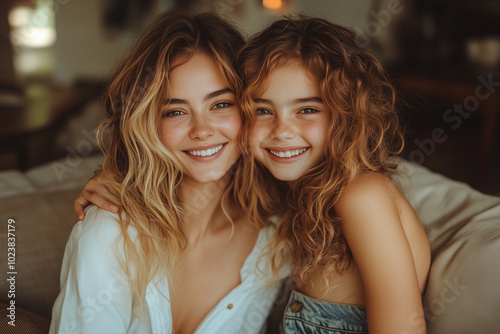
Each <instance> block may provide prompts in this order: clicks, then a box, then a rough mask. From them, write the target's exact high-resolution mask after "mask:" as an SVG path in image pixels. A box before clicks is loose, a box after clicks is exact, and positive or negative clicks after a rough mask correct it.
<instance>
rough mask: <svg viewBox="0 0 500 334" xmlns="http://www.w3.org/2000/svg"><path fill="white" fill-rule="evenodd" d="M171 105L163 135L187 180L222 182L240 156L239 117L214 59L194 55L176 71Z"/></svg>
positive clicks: (162, 126) (164, 116)
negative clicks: (220, 180)
mask: <svg viewBox="0 0 500 334" xmlns="http://www.w3.org/2000/svg"><path fill="white" fill-rule="evenodd" d="M173 65H174V66H175V62H174V64H173ZM167 102H168V104H165V106H164V107H163V108H162V110H161V122H160V135H161V139H162V142H163V144H164V145H165V147H166V148H167V149H168V150H169V151H170V152H172V153H173V154H174V155H175V157H176V158H177V159H178V161H179V162H180V164H181V165H182V168H183V171H184V176H185V177H188V178H191V179H194V180H196V181H198V182H210V181H216V180H219V179H221V178H222V177H223V176H224V175H225V174H226V173H227V171H228V170H229V169H230V168H231V166H232V165H233V164H234V163H235V162H236V160H237V159H238V158H239V156H240V150H239V146H238V140H239V135H240V129H241V115H240V110H239V108H238V106H237V105H236V97H235V95H234V92H233V91H232V88H231V87H229V86H228V85H227V84H226V83H225V80H224V78H223V76H222V74H221V73H220V71H219V68H218V67H217V64H216V63H215V62H214V60H213V59H212V58H211V57H209V56H208V55H206V54H203V53H196V54H194V55H193V57H192V58H191V59H189V61H187V62H185V63H182V64H180V65H178V66H177V67H174V69H173V70H172V71H171V73H170V96H169V97H168V101H167Z"/></svg>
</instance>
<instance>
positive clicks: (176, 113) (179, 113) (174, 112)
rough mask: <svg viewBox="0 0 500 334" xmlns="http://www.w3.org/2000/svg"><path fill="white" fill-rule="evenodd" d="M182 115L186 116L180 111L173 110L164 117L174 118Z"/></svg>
mask: <svg viewBox="0 0 500 334" xmlns="http://www.w3.org/2000/svg"><path fill="white" fill-rule="evenodd" d="M180 115H184V112H182V111H180V110H172V111H168V112H166V113H164V114H163V117H174V116H180Z"/></svg>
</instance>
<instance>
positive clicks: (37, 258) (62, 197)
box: [0, 156, 500, 334]
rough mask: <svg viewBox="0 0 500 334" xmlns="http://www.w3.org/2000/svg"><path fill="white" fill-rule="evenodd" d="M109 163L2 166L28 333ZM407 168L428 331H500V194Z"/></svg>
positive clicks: (1, 293)
mask: <svg viewBox="0 0 500 334" xmlns="http://www.w3.org/2000/svg"><path fill="white" fill-rule="evenodd" d="M101 162H102V157H101V156H91V157H85V158H82V157H76V158H75V157H72V158H67V159H62V160H59V161H57V162H53V163H49V164H46V165H43V166H40V167H36V168H33V169H31V170H29V171H27V172H25V173H21V172H19V171H4V172H0V215H1V219H0V222H1V225H0V233H2V234H0V246H1V249H2V252H1V254H4V255H2V256H1V259H0V267H1V268H4V269H3V270H4V272H5V275H7V272H8V271H9V270H8V267H7V261H8V259H7V239H6V237H7V235H6V233H7V228H8V227H7V225H8V220H9V219H14V221H15V226H16V230H15V232H14V233H15V237H16V259H15V270H16V272H17V274H16V275H15V302H16V325H17V326H18V327H17V328H16V330H20V327H19V326H21V322H22V323H24V325H25V326H28V327H27V328H30V329H28V330H27V331H26V333H37V332H40V333H43V332H44V331H46V329H47V328H48V327H47V319H48V318H50V313H51V307H52V303H53V302H54V300H55V298H56V296H57V294H58V292H59V270H60V266H61V261H62V256H63V252H64V247H65V244H66V240H67V238H68V236H69V233H70V232H71V229H72V227H73V225H74V223H75V222H76V218H75V216H74V213H73V207H72V203H73V200H74V198H75V197H76V195H77V194H78V192H79V191H80V189H81V188H82V187H83V185H84V184H85V182H86V181H87V180H88V179H89V178H90V177H91V176H92V175H93V172H94V170H95V169H96V168H97V167H98V166H99V165H100V163H101ZM400 168H401V170H403V171H404V172H405V173H406V175H407V176H404V175H402V176H400V177H398V178H397V182H398V183H399V184H400V188H401V189H402V190H403V191H404V192H405V193H406V195H407V197H408V199H409V200H410V202H411V203H412V205H413V206H414V208H415V210H416V211H417V213H418V215H419V217H420V219H421V220H422V222H423V223H424V225H425V228H426V231H427V234H428V237H429V241H430V244H431V248H432V257H433V261H432V266H431V271H430V277H429V282H428V286H427V291H426V293H425V297H424V306H425V317H426V320H427V329H428V332H429V333H446V334H447V333H467V334H472V333H500V198H499V197H492V196H487V195H484V194H481V193H479V192H477V191H475V190H473V189H471V188H470V187H469V186H467V185H465V184H463V183H460V182H456V181H452V180H450V179H447V178H445V177H443V176H441V175H439V174H436V173H432V172H430V171H429V170H427V169H425V168H423V167H421V166H418V165H415V164H411V163H408V162H406V161H401V163H400ZM9 289H10V285H9V282H8V281H7V280H6V279H3V280H0V300H1V301H2V302H3V304H2V307H4V306H6V307H7V306H8V305H9V304H5V303H9V302H10V300H11V298H9V297H8V291H9ZM22 309H26V310H29V311H32V312H34V313H31V312H22ZM1 321H2V324H1V326H0V332H2V333H4V332H5V333H8V331H7V330H11V331H12V330H13V328H12V327H9V326H8V325H7V321H9V318H6V317H3V319H2V320H1ZM44 321H45V322H44ZM409 321H412V319H409ZM30 326H31V327H30ZM35 327H36V328H39V330H38V331H37V330H35V329H34V328H35ZM5 328H7V329H5ZM12 332H13V333H23V332H21V331H12ZM208 334H210V333H208Z"/></svg>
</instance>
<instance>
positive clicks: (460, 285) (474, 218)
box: [396, 161, 500, 333]
mask: <svg viewBox="0 0 500 334" xmlns="http://www.w3.org/2000/svg"><path fill="white" fill-rule="evenodd" d="M399 168H400V169H401V170H402V171H403V172H404V173H406V176H405V175H402V176H400V177H397V178H396V181H397V183H399V185H400V188H401V189H402V191H403V192H404V193H405V195H406V197H407V198H408V200H409V201H410V203H411V204H412V206H413V208H414V209H415V211H416V212H417V214H418V216H419V218H420V220H421V221H422V223H423V225H424V227H425V230H426V232H427V235H428V238H429V242H430V246H431V251H432V264H431V269H430V273H429V280H428V284H427V289H426V292H425V296H424V313H425V318H426V322H427V329H428V333H500V320H499V319H500V318H499V316H498V315H499V314H500V285H499V283H498V282H500V198H499V197H493V196H488V195H485V194H482V193H480V192H478V191H476V190H474V189H472V188H471V187H469V186H468V185H466V184H464V183H461V182H457V181H453V180H450V179H448V178H446V177H444V176H442V175H440V174H437V173H433V172H430V171H429V170H427V169H426V168H424V167H422V166H419V165H417V164H414V163H409V162H407V161H401V162H400V164H399Z"/></svg>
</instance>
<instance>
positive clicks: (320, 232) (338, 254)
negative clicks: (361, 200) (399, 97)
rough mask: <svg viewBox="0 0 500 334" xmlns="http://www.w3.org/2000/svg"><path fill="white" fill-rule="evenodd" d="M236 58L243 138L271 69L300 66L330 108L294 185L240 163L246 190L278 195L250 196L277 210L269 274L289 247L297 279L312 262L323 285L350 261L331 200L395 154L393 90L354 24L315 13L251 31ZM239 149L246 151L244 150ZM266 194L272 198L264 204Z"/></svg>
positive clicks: (390, 166)
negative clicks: (315, 159) (321, 147)
mask: <svg viewBox="0 0 500 334" xmlns="http://www.w3.org/2000/svg"><path fill="white" fill-rule="evenodd" d="M239 57H240V62H241V64H242V65H241V71H240V72H241V73H242V75H243V80H244V87H245V88H244V91H243V94H242V98H241V99H242V107H243V111H244V114H245V117H246V119H247V122H246V126H245V130H244V131H245V136H244V137H245V138H248V133H249V131H250V129H251V124H252V120H253V119H254V117H255V114H256V113H255V110H256V108H255V106H254V102H253V100H254V98H255V97H256V96H258V94H259V93H260V92H261V90H262V87H263V84H264V83H265V81H266V79H267V78H268V76H269V74H270V73H271V72H272V71H273V69H275V68H277V67H279V66H282V65H289V64H291V65H296V66H302V67H303V68H305V69H306V70H307V71H308V72H309V73H310V74H311V75H312V76H313V77H314V78H315V79H316V80H317V81H318V83H319V87H320V95H321V96H320V97H321V98H322V100H323V102H324V104H325V105H326V107H327V109H328V110H329V112H330V115H329V117H330V124H329V129H328V140H327V144H326V150H325V152H324V157H323V159H322V160H321V161H320V163H319V164H318V165H317V166H315V167H313V168H312V169H311V170H309V171H308V172H307V173H306V174H305V175H303V176H302V177H301V178H300V179H298V180H297V181H296V182H295V183H294V184H293V186H288V185H287V184H285V183H284V182H279V181H274V182H273V181H272V176H271V175H270V173H269V172H268V171H267V170H265V168H264V167H263V166H262V165H261V164H260V163H259V162H257V161H255V160H252V161H250V163H249V164H247V165H246V166H244V168H245V169H246V172H245V173H248V174H250V175H252V180H253V183H252V184H251V185H250V187H249V188H248V190H247V191H248V192H252V193H253V194H259V193H262V191H260V192H259V191H256V190H258V189H266V188H267V191H266V192H265V193H266V194H272V197H274V198H280V197H281V198H283V200H279V201H278V202H277V203H276V202H275V203H272V200H273V198H269V197H270V196H268V195H264V196H263V197H260V198H256V199H254V200H255V202H256V203H258V204H256V205H255V206H254V208H256V207H258V206H259V205H260V206H264V207H265V206H266V205H267V206H273V207H272V208H271V209H274V210H276V212H277V213H281V214H282V215H283V219H282V220H281V222H280V224H279V226H278V227H277V231H276V234H275V236H274V239H273V242H272V244H271V246H270V252H271V254H272V256H271V265H272V267H273V272H274V275H275V276H276V275H277V272H278V269H279V267H280V266H281V264H283V263H284V261H285V257H286V256H287V255H286V254H287V252H288V251H289V252H290V253H291V258H292V260H293V266H294V272H293V273H294V278H295V281H296V283H297V284H298V285H299V286H300V285H302V284H307V283H309V284H310V283H311V282H308V273H309V272H311V270H317V269H319V270H321V271H322V272H323V273H324V275H323V277H324V279H325V282H326V286H327V287H331V284H330V283H331V282H332V278H333V277H334V276H335V274H337V273H340V274H342V273H344V272H346V271H348V270H349V269H350V268H352V254H351V253H350V250H349V247H348V245H347V242H346V240H345V238H344V236H343V234H342V229H341V224H340V223H341V222H340V219H339V217H337V215H336V214H335V210H334V205H335V203H336V202H337V200H338V198H339V197H340V195H341V194H342V191H343V190H344V189H345V187H346V186H347V185H348V184H349V183H350V182H352V181H353V180H354V178H355V177H356V176H357V175H359V174H361V173H384V174H391V173H395V172H396V168H397V166H396V165H395V164H394V163H393V162H391V159H390V157H391V156H393V155H396V154H399V153H400V152H401V150H402V148H403V145H404V140H403V135H402V131H401V129H400V126H399V121H398V114H397V112H396V108H395V104H396V92H395V90H394V88H393V87H392V85H391V84H390V83H389V80H388V78H387V76H386V73H385V71H384V69H383V67H382V65H381V64H380V62H379V61H378V60H377V59H376V58H375V57H374V56H373V55H372V54H371V53H370V52H369V51H368V50H367V48H366V47H364V46H363V45H362V44H361V43H359V42H358V39H357V37H356V35H355V33H354V32H353V31H351V30H350V29H347V28H344V27H342V26H339V25H336V24H333V23H331V22H328V21H326V20H324V19H320V18H313V17H305V16H299V17H286V18H284V19H281V20H278V21H276V22H274V23H272V24H271V25H270V26H269V27H268V28H267V29H265V30H263V31H262V32H260V33H258V34H257V35H255V36H254V37H252V38H251V39H250V40H249V41H248V42H247V43H246V44H245V46H244V48H243V49H242V50H241V51H240V55H239ZM246 147H248V143H247V144H246ZM245 155H250V152H248V149H247V150H246V152H245ZM252 187H253V189H252ZM284 199H286V200H284ZM268 201H271V202H270V203H272V204H266V203H267V202H268ZM287 205H288V206H287Z"/></svg>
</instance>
